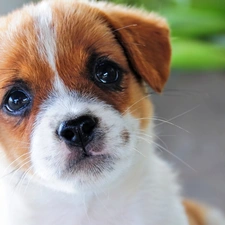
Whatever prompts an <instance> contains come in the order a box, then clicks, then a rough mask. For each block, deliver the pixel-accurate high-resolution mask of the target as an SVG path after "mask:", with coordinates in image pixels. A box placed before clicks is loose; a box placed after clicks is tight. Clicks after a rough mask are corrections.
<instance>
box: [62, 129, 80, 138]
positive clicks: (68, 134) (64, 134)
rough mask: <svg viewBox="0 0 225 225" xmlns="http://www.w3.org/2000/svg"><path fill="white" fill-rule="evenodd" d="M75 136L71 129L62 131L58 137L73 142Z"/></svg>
mask: <svg viewBox="0 0 225 225" xmlns="http://www.w3.org/2000/svg"><path fill="white" fill-rule="evenodd" d="M75 135H76V134H75V133H74V131H73V130H72V129H64V130H63V131H62V132H61V133H60V136H62V137H64V138H65V139H66V140H73V139H74V136H75Z"/></svg>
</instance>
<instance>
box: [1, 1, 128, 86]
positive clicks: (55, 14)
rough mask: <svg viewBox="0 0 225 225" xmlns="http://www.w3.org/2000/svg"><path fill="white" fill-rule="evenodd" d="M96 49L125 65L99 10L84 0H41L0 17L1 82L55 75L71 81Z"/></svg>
mask: <svg viewBox="0 0 225 225" xmlns="http://www.w3.org/2000/svg"><path fill="white" fill-rule="evenodd" d="M96 53H97V54H99V55H104V56H105V55H106V56H108V57H109V58H111V59H112V60H117V59H118V57H119V59H120V63H121V64H124V65H126V60H125V59H124V57H123V54H122V51H121V49H120V46H119V45H118V44H117V42H116V40H115V39H114V36H113V33H112V31H111V29H110V28H109V27H108V26H107V23H106V22H105V21H104V17H103V15H101V13H100V12H99V10H98V9H96V8H94V7H91V6H89V5H88V4H87V3H80V2H76V1H75V2H71V1H64V2H63V3H60V2H58V1H55V2H54V4H53V1H46V2H42V3H39V4H38V5H30V6H27V7H25V8H24V9H23V10H21V11H17V12H14V13H13V14H11V15H9V16H8V17H5V18H3V19H1V25H0V71H1V72H0V76H1V84H3V81H4V80H5V81H6V82H8V80H10V79H23V80H25V81H26V82H28V83H29V82H30V83H31V85H35V86H36V87H37V86H38V85H39V86H41V85H43V82H42V81H44V83H46V81H47V80H48V81H49V82H50V81H51V83H52V81H53V80H54V77H55V76H56V74H57V75H59V76H60V77H61V79H62V80H63V81H64V82H65V83H68V80H70V82H69V83H68V85H70V86H72V85H73V81H74V83H76V77H78V76H79V77H80V76H81V74H82V72H83V71H84V68H85V67H86V64H87V61H88V59H89V58H90V56H91V55H93V54H96ZM2 71H4V72H2ZM3 73H4V74H3ZM6 75H7V76H6ZM71 78H72V80H71ZM50 85H51V84H50V83H49V84H48V86H50Z"/></svg>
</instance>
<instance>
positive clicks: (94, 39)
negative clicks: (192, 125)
mask: <svg viewBox="0 0 225 225" xmlns="http://www.w3.org/2000/svg"><path fill="white" fill-rule="evenodd" d="M168 36H169V30H168V27H167V25H166V23H165V21H164V20H163V19H161V18H159V17H158V16H157V15H155V14H147V13H145V12H142V11H137V10H134V9H127V8H124V7H118V6H115V5H111V4H105V3H88V2H86V3H84V2H83V3H82V2H79V1H63V0H62V1H49V2H48V1H46V2H42V3H39V4H38V5H30V6H27V7H25V8H23V9H22V10H19V11H16V12H14V13H12V14H10V15H9V16H7V17H4V18H1V19H0V101H1V109H0V145H1V148H0V150H1V151H2V152H4V154H5V156H6V158H7V161H8V163H9V164H11V167H13V168H15V169H19V170H20V171H21V172H22V173H26V174H28V175H29V174H30V176H32V177H33V178H35V179H36V180H37V181H39V182H43V183H45V184H46V185H48V186H51V187H53V188H55V189H58V190H63V191H77V190H86V189H89V188H93V185H96V186H103V185H105V184H110V183H111V182H113V181H114V180H116V179H118V178H119V177H120V176H123V174H124V173H125V172H126V171H127V170H129V167H130V166H131V165H132V163H133V162H134V161H135V158H136V155H137V154H138V153H137V151H136V146H137V142H138V136H139V135H140V133H141V132H142V131H143V130H145V129H147V127H148V125H149V123H151V119H150V118H151V116H152V106H151V103H150V101H149V100H148V98H147V97H146V94H145V87H144V83H147V84H148V85H150V86H151V87H152V89H154V90H155V91H157V92H160V91H161V90H162V88H163V86H164V84H165V82H166V80H167V77H168V74H169V63H170V44H169V37H168ZM143 118H149V120H146V119H145V120H143ZM138 151H139V150H138Z"/></svg>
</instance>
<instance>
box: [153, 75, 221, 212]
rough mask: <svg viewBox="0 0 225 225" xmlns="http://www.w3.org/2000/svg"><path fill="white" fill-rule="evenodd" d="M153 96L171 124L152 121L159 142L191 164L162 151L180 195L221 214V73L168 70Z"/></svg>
mask: <svg viewBox="0 0 225 225" xmlns="http://www.w3.org/2000/svg"><path fill="white" fill-rule="evenodd" d="M152 98H153V101H154V102H155V111H156V115H157V117H159V118H160V119H165V120H167V121H169V122H168V123H174V125H171V124H168V123H163V124H162V122H160V121H156V128H157V134H158V136H159V138H160V139H162V141H163V143H162V141H159V144H160V145H162V146H163V147H164V148H166V149H167V150H168V151H170V152H172V154H174V155H176V157H179V158H180V159H181V160H183V161H185V163H186V164H188V165H189V166H190V167H192V168H193V169H190V168H189V167H188V166H187V165H185V163H183V162H181V161H180V160H178V159H177V158H176V157H175V156H172V155H171V154H169V153H167V152H165V151H164V150H161V152H162V154H163V156H164V157H165V158H167V159H168V160H169V161H170V162H171V163H172V164H173V165H174V166H175V167H178V169H179V170H180V180H181V183H182V184H183V187H184V189H183V193H184V195H185V196H188V197H191V198H194V199H197V200H200V201H202V202H205V203H208V204H211V205H215V206H218V207H219V208H221V209H222V210H223V211H224V212H225V73H213V72H212V73H194V74H189V73H177V72H176V73H172V75H171V77H170V80H169V82H168V85H167V86H166V88H165V92H164V94H163V95H161V96H160V95H158V96H157V95H156V94H154V95H153V97H152ZM171 118H174V119H172V120H171ZM176 126H179V127H181V128H178V127H176ZM184 130H187V131H184Z"/></svg>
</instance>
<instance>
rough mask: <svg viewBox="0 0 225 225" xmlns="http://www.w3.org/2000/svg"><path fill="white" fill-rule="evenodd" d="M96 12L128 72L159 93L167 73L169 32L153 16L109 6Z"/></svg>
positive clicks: (163, 21)
mask: <svg viewBox="0 0 225 225" xmlns="http://www.w3.org/2000/svg"><path fill="white" fill-rule="evenodd" d="M100 8H101V10H102V11H103V12H104V14H105V17H106V19H107V21H108V23H109V24H110V26H111V29H112V31H113V33H114V35H115V36H116V38H117V40H118V42H119V43H120V45H121V46H122V48H123V49H124V53H125V55H126V56H127V59H128V62H129V64H130V67H131V68H132V70H133V71H134V72H135V73H136V74H137V75H138V76H140V77H142V78H143V79H144V80H145V81H146V82H147V83H148V84H149V85H150V86H151V87H152V89H154V90H155V91H157V92H161V91H162V89H163V87H164V85H165V83H166V81H167V79H168V76H169V73H170V58H171V47H170V40H169V34H170V32H169V28H168V25H167V23H166V21H165V20H164V19H163V18H161V17H159V16H158V15H156V14H154V13H147V12H144V11H141V10H135V9H132V8H126V7H121V6H115V5H112V4H106V5H102V6H101V7H100Z"/></svg>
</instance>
